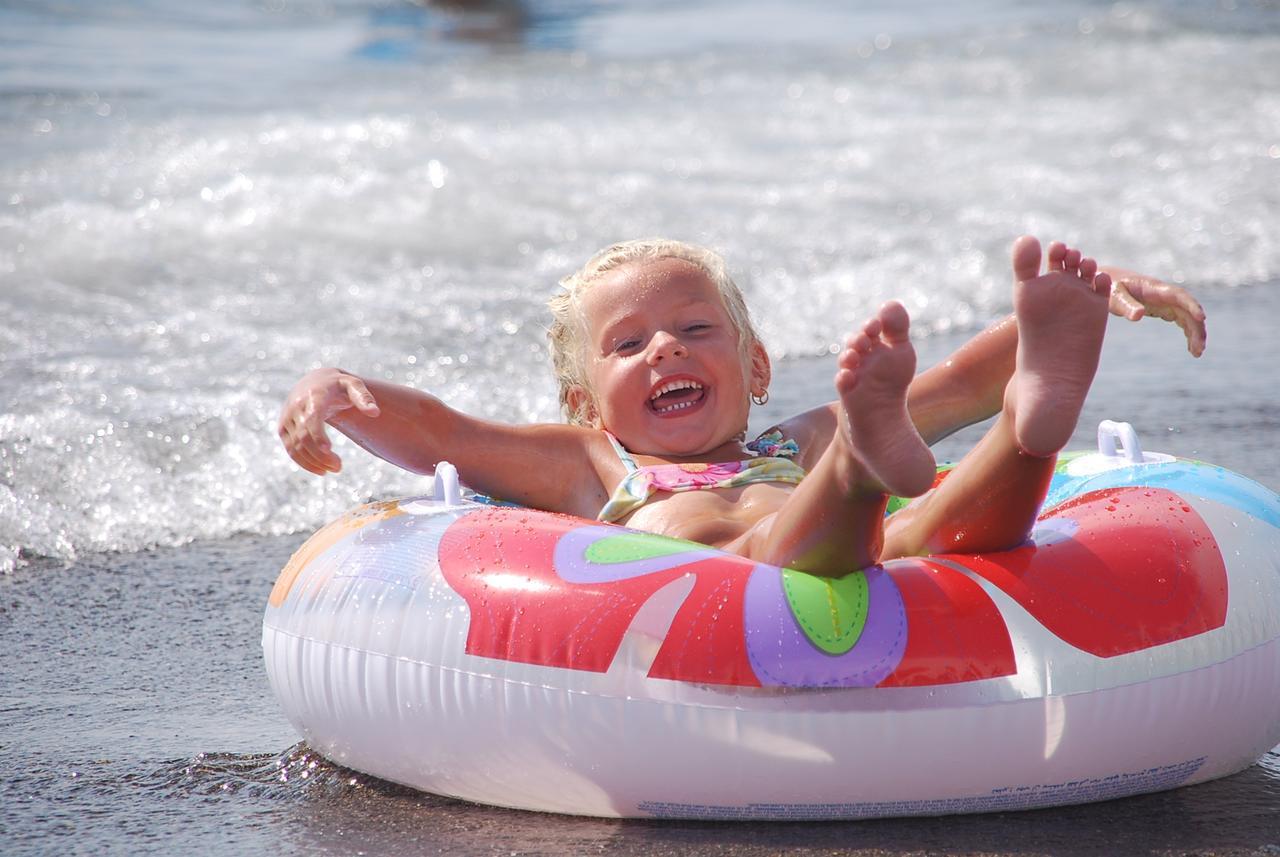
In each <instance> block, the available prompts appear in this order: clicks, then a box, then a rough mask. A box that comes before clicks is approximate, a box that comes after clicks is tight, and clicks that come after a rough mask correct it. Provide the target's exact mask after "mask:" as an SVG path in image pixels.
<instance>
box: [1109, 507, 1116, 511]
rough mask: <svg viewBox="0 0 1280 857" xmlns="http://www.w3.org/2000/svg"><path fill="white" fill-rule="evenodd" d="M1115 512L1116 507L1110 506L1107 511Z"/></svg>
mask: <svg viewBox="0 0 1280 857" xmlns="http://www.w3.org/2000/svg"><path fill="white" fill-rule="evenodd" d="M1115 510H1116V507H1115V506H1108V507H1107V511H1108V512H1114V511H1115Z"/></svg>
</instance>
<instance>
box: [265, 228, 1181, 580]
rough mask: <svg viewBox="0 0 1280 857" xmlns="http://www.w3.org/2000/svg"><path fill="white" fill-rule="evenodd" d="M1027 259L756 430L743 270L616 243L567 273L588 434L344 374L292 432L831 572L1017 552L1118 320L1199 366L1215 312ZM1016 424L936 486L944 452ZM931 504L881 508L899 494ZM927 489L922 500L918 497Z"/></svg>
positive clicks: (318, 459)
mask: <svg viewBox="0 0 1280 857" xmlns="http://www.w3.org/2000/svg"><path fill="white" fill-rule="evenodd" d="M1040 269H1041V250H1040V245H1039V243H1038V242H1037V241H1036V240H1035V239H1034V238H1030V237H1023V238H1020V239H1018V241H1017V242H1016V243H1015V244H1014V248H1013V280H1014V282H1013V299H1014V300H1013V302H1014V314H1013V316H1012V317H1011V318H1010V319H1007V320H1005V321H1004V322H1001V323H999V324H997V325H995V326H994V327H992V328H990V329H989V330H987V331H985V332H984V333H982V334H979V336H977V337H976V338H975V339H973V340H971V341H970V342H969V343H967V344H966V345H965V346H963V347H962V348H961V349H960V350H959V351H957V352H956V353H955V354H954V355H953V356H952V357H951V358H950V359H948V360H947V361H945V362H944V363H943V364H940V365H939V366H937V367H934V368H932V369H930V370H928V371H926V372H924V373H923V374H921V375H919V376H916V375H915V365H916V356H915V351H914V349H913V348H912V346H911V342H910V339H909V336H908V326H909V319H908V316H907V312H906V310H905V309H904V308H903V307H902V305H901V304H898V303H894V302H891V303H888V304H885V305H884V306H883V307H882V308H881V309H880V311H879V312H878V313H877V314H876V315H875V316H874V317H872V318H871V319H870V320H869V321H867V322H866V323H865V324H864V325H863V326H862V327H861V329H859V330H858V331H857V332H855V333H854V334H853V335H851V336H850V337H849V338H848V340H847V341H846V342H845V344H844V349H843V351H842V352H841V353H840V355H839V356H838V357H837V359H836V364H837V369H836V374H835V388H836V393H837V397H838V398H837V400H836V401H835V402H833V403H832V404H830V405H827V406H824V407H819V408H816V409H814V410H811V411H809V412H807V413H804V414H800V415H799V416H796V417H794V418H792V419H789V420H786V421H785V422H783V423H780V424H779V425H778V426H776V427H775V428H774V429H772V430H770V431H769V432H766V433H765V434H764V435H763V436H761V437H760V438H757V439H756V440H754V441H751V442H750V443H748V442H746V426H747V416H748V411H749V409H750V406H751V403H752V402H753V401H754V402H756V403H763V401H764V399H765V398H766V397H767V396H768V388H769V382H770V379H771V375H770V364H769V357H768V355H767V354H766V352H765V349H764V346H763V345H762V344H761V342H760V338H759V337H758V336H757V334H756V332H755V330H754V328H753V326H752V323H751V319H750V317H749V315H748V312H747V308H746V305H745V302H744V301H743V297H742V294H741V292H740V291H739V290H738V288H737V287H736V286H735V285H734V283H733V281H732V280H731V279H730V278H729V276H728V274H727V272H726V270H725V266H724V262H723V260H721V259H720V257H719V256H717V255H716V254H714V253H712V252H711V251H709V250H705V249H702V248H699V247H695V246H692V245H688V244H683V243H679V242H673V241H662V240H646V241H632V242H627V243H623V244H618V245H615V246H613V247H610V248H607V249H606V250H603V251H601V252H600V253H599V254H597V255H596V256H595V257H594V258H593V259H591V260H590V261H589V262H588V263H587V264H586V266H585V267H583V269H582V270H581V271H579V272H577V273H576V274H574V275H573V276H571V277H568V278H567V279H565V280H564V281H563V282H562V285H563V286H564V293H563V294H561V295H559V296H557V297H556V298H554V299H553V300H552V301H551V307H552V311H553V314H554V322H553V324H552V327H551V331H550V336H551V344H552V356H553V362H554V365H555V371H556V374H557V377H558V379H559V383H560V399H561V403H562V405H563V407H564V410H565V413H566V415H567V417H568V419H569V424H567V425H561V424H554V425H553V424H546V425H524V426H511V425H505V424H501V423H494V422H489V421H486V420H481V419H477V418H475V417H470V416H467V415H465V414H462V413H459V412H458V411H455V410H453V409H452V408H450V407H448V406H447V405H445V404H444V403H443V402H441V401H440V400H439V399H436V398H434V397H433V396H430V395H427V394H425V393H422V392H419V391H417V390H413V389H410V388H407V387H400V386H395V385H392V384H387V383H384V382H380V381H375V380H370V379H361V378H358V377H356V376H355V375H352V374H350V373H347V372H344V371H342V370H339V369H319V370H316V371H314V372H311V373H310V374H308V375H306V376H304V377H303V378H302V379H301V380H300V381H299V382H298V383H297V385H295V387H294V389H293V390H292V391H291V392H290V394H289V397H288V399H287V401H286V403H285V406H284V410H283V412H282V414H281V417H280V427H279V433H280V437H281V439H282V440H283V442H284V444H285V448H286V449H287V450H288V452H289V455H290V456H291V457H292V458H293V459H294V461H296V462H297V463H298V464H299V465H301V466H302V467H303V468H305V469H307V470H309V471H311V472H312V473H316V474H320V475H323V474H324V473H326V472H337V471H338V470H339V468H340V467H341V462H340V461H339V460H338V458H337V456H336V455H334V453H333V452H332V450H331V448H330V445H329V440H328V437H327V435H326V432H325V425H326V424H328V425H331V426H333V427H334V428H336V429H338V430H339V431H341V432H342V433H343V434H345V435H347V436H348V437H350V438H352V439H353V440H355V441H356V442H357V443H358V444H360V445H361V446H362V447H364V448H365V449H367V450H369V451H370V452H372V453H374V454H375V455H378V456H380V457H382V458H385V459H386V460H388V461H391V462H393V463H394V464H397V465H399V466H401V467H404V468H407V469H409V470H412V471H415V472H419V473H427V472H430V471H431V470H432V469H433V468H434V467H435V465H436V463H437V462H439V461H440V460H442V459H446V458H447V459H448V460H449V461H451V462H453V463H454V464H455V465H456V466H457V467H458V470H459V472H460V474H461V475H462V477H463V479H464V480H465V481H466V482H467V483H468V484H469V485H471V486H473V487H474V488H476V489H477V490H479V491H482V492H484V493H486V494H491V495H494V496H497V497H502V498H504V499H508V500H514V501H516V502H519V503H521V504H523V505H527V506H531V507H536V508H540V509H546V510H549V511H556V512H564V513H568V514H572V515H577V516H579V517H584V518H599V519H600V520H605V521H614V522H617V523H621V524H625V525H627V526H630V527H634V528H637V529H641V530H647V531H649V532H654V533H661V534H664V535H668V536H673V537H677V538H683V539H688V540H691V541H697V542H702V543H704V544H709V545H712V546H715V547H719V548H722V549H724V550H727V551H732V552H734V553H738V554H741V555H743V556H746V557H749V558H752V559H755V560H758V561H762V562H767V563H771V564H774V565H780V566H787V567H790V568H795V569H798V570H802V571H808V572H811V573H814V574H822V575H833V576H836V575H843V574H845V573H847V572H849V571H852V570H854V569H858V568H862V567H865V566H868V565H871V564H873V563H875V562H878V561H881V560H886V559H891V558H894V557H900V556H907V555H915V554H928V553H935V552H940V551H944V550H946V551H966V552H967V551H987V550H999V549H1004V548H1009V547H1012V546H1014V545H1016V544H1018V543H1020V542H1021V541H1023V540H1024V539H1025V538H1026V537H1027V535H1028V533H1029V532H1030V529H1031V525H1032V523H1033V522H1034V520H1035V516H1036V513H1037V511H1038V509H1039V506H1040V503H1041V501H1042V500H1043V498H1044V495H1045V492H1046V490H1047V488H1048V484H1049V480H1050V477H1051V476H1052V474H1053V467H1054V458H1055V455H1056V453H1057V452H1058V451H1059V450H1060V449H1061V448H1062V447H1063V446H1064V445H1065V444H1066V443H1067V441H1068V440H1069V439H1070V437H1071V433H1072V431H1073V430H1074V428H1075V425H1076V420H1077V418H1078V417H1079V414H1080V409H1081V406H1082V404H1083V402H1084V398H1085V395H1086V393H1087V392H1088V390H1089V386H1090V384H1091V382H1092V380H1093V375H1094V372H1095V370H1096V368H1097V363H1098V356H1099V352H1100V349H1101V346H1102V338H1103V332H1104V330H1105V327H1106V320H1107V313H1108V308H1109V306H1110V308H1111V311H1112V312H1115V313H1117V314H1121V315H1126V316H1128V317H1130V318H1132V319H1137V318H1139V317H1141V315H1142V314H1143V313H1144V312H1148V313H1152V314H1155V315H1157V316H1158V317H1161V318H1165V319H1168V320H1172V321H1175V322H1176V323H1177V324H1179V326H1180V327H1182V328H1183V330H1184V332H1185V333H1186V335H1187V339H1188V347H1189V348H1190V350H1191V351H1192V353H1193V354H1196V355H1197V356H1198V355H1199V353H1200V351H1202V350H1203V345H1204V313H1203V311H1202V310H1201V308H1200V306H1199V304H1198V303H1196V301H1195V300H1194V299H1192V298H1191V296H1190V295H1188V294H1187V293H1186V292H1185V291H1183V290H1181V289H1178V288H1176V287H1173V286H1169V285H1167V284H1163V283H1159V282H1158V281H1155V280H1151V279H1150V278H1145V277H1141V276H1138V275H1133V274H1130V273H1129V272H1116V273H1117V279H1118V285H1117V288H1116V289H1115V290H1114V291H1112V289H1111V283H1112V278H1111V276H1110V275H1109V274H1108V273H1106V272H1100V271H1099V270H1098V267H1097V265H1096V263H1095V262H1094V261H1093V260H1092V259H1087V258H1084V257H1082V256H1081V254H1080V253H1079V252H1078V251H1076V250H1069V249H1068V248H1066V247H1065V246H1063V245H1062V244H1058V243H1054V244H1052V245H1050V247H1049V250H1048V254H1047V271H1045V272H1044V273H1041V270H1040ZM992 415H996V416H997V419H996V421H995V423H994V424H993V425H992V427H991V428H990V430H989V431H988V432H987V433H986V435H985V436H984V437H983V438H982V440H981V441H979V443H978V444H977V446H976V447H975V448H974V449H973V450H972V451H971V452H970V453H969V454H968V455H966V456H965V457H964V458H963V459H962V460H961V461H960V462H959V463H958V464H957V466H956V468H955V469H954V471H953V472H952V473H951V475H950V476H949V477H948V478H947V479H946V480H945V481H943V482H942V483H941V484H939V485H938V486H937V487H936V488H934V489H933V490H930V486H931V485H932V484H933V478H934V460H933V456H932V455H931V453H930V452H929V446H928V445H929V444H931V443H933V442H935V441H937V440H940V439H941V438H943V437H945V436H947V435H948V434H951V433H952V432H954V431H956V430H958V429H960V428H962V427H964V426H967V425H970V424H972V423H974V422H978V421H980V420H983V419H986V418H987V417H989V416H992ZM890 494H897V495H899V496H904V497H918V498H919V499H917V500H915V501H914V502H912V503H911V504H910V505H908V506H906V507H905V508H903V509H901V510H900V511H898V512H897V513H895V514H893V515H891V516H889V517H888V518H887V519H886V518H885V517H884V511H885V507H886V503H887V501H888V496H889V495H890ZM921 495H923V496H921Z"/></svg>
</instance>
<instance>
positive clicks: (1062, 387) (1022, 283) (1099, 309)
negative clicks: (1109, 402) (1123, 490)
mask: <svg viewBox="0 0 1280 857" xmlns="http://www.w3.org/2000/svg"><path fill="white" fill-rule="evenodd" d="M1110 293H1111V278H1110V277H1109V276H1107V275H1106V274H1100V273H1098V266H1097V263H1095V262H1094V261H1093V260H1092V259H1088V258H1085V257H1083V256H1082V255H1081V254H1080V251H1079V250H1074V249H1068V248H1067V247H1065V246H1063V245H1062V244H1060V243H1057V242H1054V243H1053V244H1050V245H1049V258H1048V270H1047V271H1046V272H1045V273H1044V274H1040V242H1039V241H1037V240H1036V239H1035V238H1032V237H1030V236H1028V235H1024V236H1023V237H1021V238H1019V239H1018V240H1017V241H1015V242H1014V244H1013V312H1014V315H1015V316H1016V317H1017V319H1018V357H1017V364H1016V368H1015V370H1014V374H1013V379H1012V380H1011V381H1010V382H1009V386H1008V387H1007V388H1006V390H1005V409H1006V411H1008V410H1009V409H1010V408H1012V412H1013V417H1014V423H1013V426H1014V437H1015V439H1016V440H1017V442H1018V446H1019V447H1021V448H1022V451H1023V452H1025V453H1027V454H1028V455H1032V456H1036V457H1038V458H1046V457H1048V456H1050V455H1054V454H1056V453H1057V452H1058V451H1059V450H1061V449H1062V448H1063V447H1064V446H1066V445H1067V441H1069V440H1070V439H1071V433H1072V432H1073V431H1075V427H1076V421H1077V420H1078V419H1079V418H1080V409H1081V408H1082V407H1083V406H1084V398H1085V396H1086V395H1087V394H1088V392H1089V385H1090V384H1092V383H1093V375H1094V373H1095V372H1096V371H1097V370H1098V355H1099V354H1100V353H1101V351H1102V337H1103V334H1104V333H1105V332H1106V329H1107V313H1108V310H1107V304H1108V300H1109V296H1110Z"/></svg>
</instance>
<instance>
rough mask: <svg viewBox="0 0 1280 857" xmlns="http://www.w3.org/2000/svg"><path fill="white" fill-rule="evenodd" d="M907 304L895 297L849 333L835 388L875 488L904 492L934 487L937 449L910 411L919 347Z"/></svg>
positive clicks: (846, 427) (847, 433)
mask: <svg viewBox="0 0 1280 857" xmlns="http://www.w3.org/2000/svg"><path fill="white" fill-rule="evenodd" d="M910 326H911V319H910V317H909V316H908V315H907V310H906V308H905V307H904V306H903V305H902V304H900V303H898V302H897V301H891V302H889V303H887V304H885V305H884V306H882V307H881V308H880V312H879V313H877V314H876V315H875V317H874V318H872V319H871V320H870V321H868V322H867V323H866V324H865V325H864V326H863V328H862V330H861V331H860V332H859V333H856V334H854V335H852V336H850V337H849V338H848V340H847V341H846V342H845V349H844V351H842V352H841V353H840V356H839V357H838V358H837V360H836V363H837V365H838V366H839V369H837V370H836V379H835V382H836V392H837V393H838V394H839V396H840V402H841V404H842V405H843V411H844V415H843V419H842V420H841V423H842V429H843V431H842V432H841V434H842V435H843V437H844V439H845V440H846V441H847V442H848V445H849V449H850V453H851V454H852V455H853V457H854V459H855V460H856V461H857V463H858V464H860V465H861V467H862V469H863V470H864V471H865V472H866V474H867V475H868V476H869V477H870V478H871V479H872V480H873V483H874V484H873V486H872V487H873V488H877V489H878V490H882V491H883V492H884V493H888V494H897V495H898V496H900V497H915V496H917V495H920V494H923V493H924V492H925V491H928V490H929V486H931V485H932V484H933V478H934V473H935V470H934V460H933V453H931V452H930V451H929V447H928V446H926V445H925V442H924V441H923V440H922V439H921V438H920V434H919V432H917V431H916V427H915V424H914V423H912V422H911V416H910V415H909V414H908V413H907V385H908V384H910V383H911V379H912V378H913V377H915V372H916V352H915V349H914V348H912V346H911V339H910V336H909V335H908V330H909V328H910Z"/></svg>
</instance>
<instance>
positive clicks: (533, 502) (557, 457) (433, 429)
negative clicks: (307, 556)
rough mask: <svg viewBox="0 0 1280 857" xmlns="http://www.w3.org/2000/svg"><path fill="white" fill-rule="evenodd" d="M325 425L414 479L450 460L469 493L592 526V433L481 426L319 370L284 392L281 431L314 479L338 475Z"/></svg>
mask: <svg viewBox="0 0 1280 857" xmlns="http://www.w3.org/2000/svg"><path fill="white" fill-rule="evenodd" d="M326 426H332V427H333V428H335V429H337V430H338V431H340V432H342V433H343V434H344V435H346V436H347V437H349V438H351V439H352V440H354V441H355V442H356V443H357V444H359V445H360V446H361V447H363V448H364V449H366V450H367V451H369V452H371V453H373V454H374V455H376V456H378V457H379V458H382V459H385V460H386V461H390V462H391V463H392V464H395V465H397V466H399V467H403V468H404V469H406V470H410V471H413V472H415V473H429V472H431V471H432V470H433V469H434V468H435V466H436V464H438V463H439V462H440V461H441V460H442V459H448V460H449V461H450V462H452V463H453V464H454V465H455V466H457V468H458V471H459V473H460V474H461V475H462V477H463V478H464V479H465V480H466V482H467V484H468V485H471V486H472V487H474V488H476V489H477V490H479V491H483V492H484V493H486V494H492V495H494V496H498V497H501V498H503V499H506V500H513V501H515V502H518V503H521V504H523V505H527V506H533V507H536V508H540V509H548V510H551V511H562V512H571V513H574V514H582V511H584V510H586V511H589V512H590V514H589V515H587V517H592V516H594V515H595V512H596V510H597V509H598V508H599V506H600V504H601V503H602V502H603V501H602V500H601V499H600V498H601V496H602V495H603V493H604V492H603V487H602V484H601V480H600V478H599V477H598V476H597V475H596V472H595V467H594V464H593V460H594V456H593V452H594V450H593V443H592V442H593V441H595V440H597V439H596V438H595V437H594V436H595V435H596V434H598V432H590V431H587V430H585V429H582V428H578V427H575V426H566V425H525V426H510V425H505V424H503V423H495V422H490V421H488V420H481V419H477V418H475V417H471V416H468V415H466V414H463V413H461V412H459V411H456V410H454V409H453V408H450V407H449V406H447V405H446V404H444V402H442V401H440V400H439V399H437V398H436V397H434V396H431V395H428V394H427V393H423V392H422V391H420V390H415V389H413V388H411V387H403V386H400V385H397V384H389V383H386V382H384V381H374V380H371V379H365V378H360V377H358V376H356V375H352V374H351V373H349V372H344V371H342V370H341V369H317V370H315V371H314V372H311V373H308V374H307V375H305V376H303V378H302V379H301V380H300V381H298V383H297V384H296V385H294V388H293V390H291V391H290V393H289V396H288V398H287V399H286V400H285V405H284V408H283V409H282V411H281V413H280V425H279V430H278V431H279V435H280V439H281V441H282V442H283V443H284V446H285V449H286V451H287V452H288V453H289V456H290V457H291V458H292V459H293V460H294V461H295V462H297V463H298V465H299V466H301V467H302V468H304V469H305V470H308V471H310V472H311V473H315V474H317V475H324V474H325V473H336V472H338V471H339V470H340V469H341V468H342V462H341V461H340V460H339V458H338V456H337V455H336V454H335V453H334V452H333V449H332V446H331V445H330V443H329V438H328V434H327V432H326ZM597 501H599V502H597ZM593 502H594V503H595V506H594V507H592V506H591V504H592V503H593ZM579 507H581V509H580V508H579Z"/></svg>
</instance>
